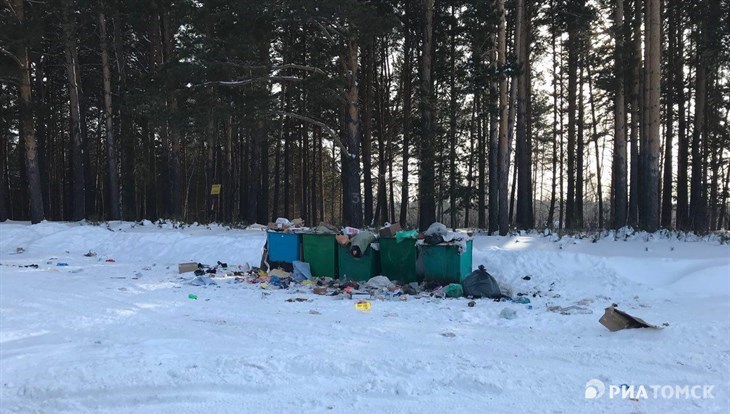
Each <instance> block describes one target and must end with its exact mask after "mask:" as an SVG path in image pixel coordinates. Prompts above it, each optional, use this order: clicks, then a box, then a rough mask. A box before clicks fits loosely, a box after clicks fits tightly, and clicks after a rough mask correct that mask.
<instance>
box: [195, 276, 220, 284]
mask: <svg viewBox="0 0 730 414" xmlns="http://www.w3.org/2000/svg"><path fill="white" fill-rule="evenodd" d="M189 284H190V285H193V286H209V285H215V284H216V283H215V282H214V281H213V279H211V278H209V277H208V276H196V277H195V278H194V279H193V280H191V281H190V283H189Z"/></svg>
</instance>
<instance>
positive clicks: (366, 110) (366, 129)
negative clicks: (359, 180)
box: [360, 40, 382, 226]
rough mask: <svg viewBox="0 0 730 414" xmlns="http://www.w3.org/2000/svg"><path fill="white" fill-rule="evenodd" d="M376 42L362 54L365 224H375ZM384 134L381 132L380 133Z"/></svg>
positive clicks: (372, 42)
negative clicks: (373, 146) (373, 157)
mask: <svg viewBox="0 0 730 414" xmlns="http://www.w3.org/2000/svg"><path fill="white" fill-rule="evenodd" d="M373 48H375V41H374V40H371V43H370V44H368V45H367V46H365V47H364V48H363V53H362V58H361V59H362V75H361V76H362V79H363V91H362V100H361V102H360V103H361V107H362V120H361V122H362V169H363V192H364V197H363V201H364V205H363V209H364V215H365V224H366V225H368V226H369V225H371V224H372V223H373V175H372V171H373V164H372V119H373V105H374V102H373V101H374V99H373V94H372V91H373V84H374V83H375V82H374V80H373V76H374V75H375V73H376V70H375V63H374V52H373ZM378 133H379V134H382V132H381V131H378Z"/></svg>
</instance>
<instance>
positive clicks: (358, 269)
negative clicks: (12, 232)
mask: <svg viewBox="0 0 730 414" xmlns="http://www.w3.org/2000/svg"><path fill="white" fill-rule="evenodd" d="M337 249H338V252H337V259H338V262H339V266H340V267H339V274H340V277H341V278H344V277H346V278H347V279H350V280H357V281H367V280H369V279H370V278H371V277H373V276H378V275H379V274H380V252H378V251H377V250H374V249H373V248H372V246H368V248H367V249H366V250H365V254H363V255H362V257H354V256H353V255H352V254H351V253H350V246H349V245H348V246H343V245H341V244H337Z"/></svg>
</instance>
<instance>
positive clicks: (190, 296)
mask: <svg viewBox="0 0 730 414" xmlns="http://www.w3.org/2000/svg"><path fill="white" fill-rule="evenodd" d="M188 299H192V300H198V295H193V294H192V293H191V294H189V295H188Z"/></svg>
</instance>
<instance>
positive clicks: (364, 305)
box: [355, 300, 371, 312]
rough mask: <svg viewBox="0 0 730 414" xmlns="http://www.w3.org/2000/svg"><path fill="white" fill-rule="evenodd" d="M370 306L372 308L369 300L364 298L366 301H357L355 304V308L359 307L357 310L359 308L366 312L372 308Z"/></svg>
mask: <svg viewBox="0 0 730 414" xmlns="http://www.w3.org/2000/svg"><path fill="white" fill-rule="evenodd" d="M370 308H371V305H370V302H368V301H366V300H364V301H359V302H357V303H356V304H355V309H357V310H359V311H363V312H366V311H369V310H370Z"/></svg>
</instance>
